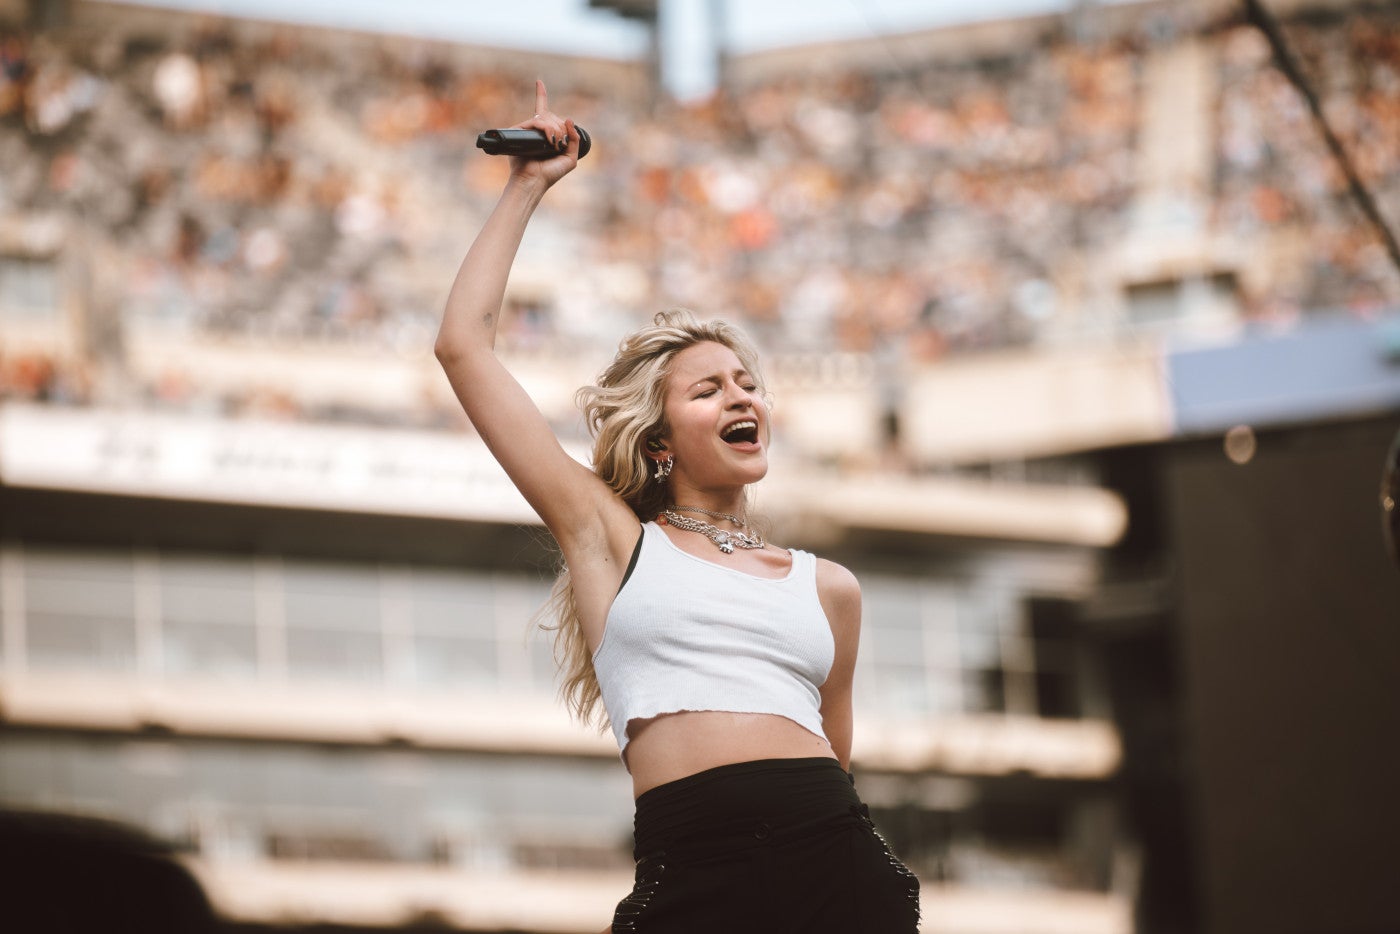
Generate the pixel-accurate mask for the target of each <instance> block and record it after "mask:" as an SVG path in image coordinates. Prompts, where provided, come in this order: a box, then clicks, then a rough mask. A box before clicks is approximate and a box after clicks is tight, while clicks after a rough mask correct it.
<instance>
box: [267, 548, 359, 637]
mask: <svg viewBox="0 0 1400 934" xmlns="http://www.w3.org/2000/svg"><path fill="white" fill-rule="evenodd" d="M282 588H283V593H284V594H285V599H286V614H287V616H286V620H287V628H288V629H336V630H341V631H346V630H349V631H354V632H360V633H368V632H377V631H378V629H379V625H380V623H379V616H380V613H379V575H378V573H377V570H376V569H375V568H372V567H357V566H354V565H343V566H336V565H327V564H312V563H309V562H292V561H288V562H286V563H285V564H284V565H283V575H282Z"/></svg>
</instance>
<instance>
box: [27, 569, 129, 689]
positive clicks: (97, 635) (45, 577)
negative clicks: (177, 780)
mask: <svg viewBox="0 0 1400 934" xmlns="http://www.w3.org/2000/svg"><path fill="white" fill-rule="evenodd" d="M24 589H25V609H26V614H25V616H26V620H25V621H26V626H27V634H26V639H27V643H28V647H29V660H30V662H31V663H32V664H34V665H36V666H39V667H45V666H58V667H69V666H74V667H85V668H86V667H91V668H96V669H102V670H130V669H131V668H134V667H135V664H136V617H135V604H136V598H135V584H134V581H133V570H132V560H131V555H130V554H129V553H126V552H108V553H103V552H82V551H65V552H51V551H43V550H31V551H28V552H26V554H25V556H24Z"/></svg>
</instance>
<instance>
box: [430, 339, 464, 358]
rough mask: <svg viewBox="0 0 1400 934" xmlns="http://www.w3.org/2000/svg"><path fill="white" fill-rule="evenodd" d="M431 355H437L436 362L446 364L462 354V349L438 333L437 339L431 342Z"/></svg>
mask: <svg viewBox="0 0 1400 934" xmlns="http://www.w3.org/2000/svg"><path fill="white" fill-rule="evenodd" d="M433 356H434V357H437V361H438V363H441V364H442V365H444V366H446V365H447V364H449V363H451V362H452V361H453V360H457V359H459V358H460V357H461V356H462V349H461V348H460V347H459V346H457V344H455V343H454V342H452V341H450V340H447V339H445V338H444V337H443V336H442V335H441V334H439V335H438V339H437V340H436V341H435V342H434V343H433Z"/></svg>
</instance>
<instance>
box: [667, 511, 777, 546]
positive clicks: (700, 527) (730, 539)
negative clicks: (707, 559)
mask: <svg viewBox="0 0 1400 934" xmlns="http://www.w3.org/2000/svg"><path fill="white" fill-rule="evenodd" d="M687 508H695V507H687V506H668V507H666V509H665V510H663V511H662V513H661V514H662V515H663V516H665V517H666V521H667V522H668V523H670V524H671V525H674V526H675V527H676V528H678V529H681V530H682V531H686V532H699V533H700V534H701V535H703V536H705V537H706V538H708V539H709V540H710V541H712V542H714V543H715V545H716V546H717V547H718V548H719V550H720V551H722V552H724V553H725V554H727V555H732V554H733V553H734V547H735V546H736V545H737V546H738V547H740V548H762V547H764V544H765V543H764V541H763V536H761V535H759V534H757V533H756V532H730V531H729V530H727V529H721V528H719V527H718V526H715V525H711V524H710V523H708V522H706V521H704V520H703V519H692V518H690V517H689V516H682V515H680V514H679V513H677V512H675V510H677V509H687ZM696 512H704V513H705V514H706V515H716V514H715V513H711V512H707V511H706V510H703V509H698V508H696ZM721 517H722V518H725V519H730V520H732V521H734V523H735V524H736V525H743V524H744V523H743V522H739V521H738V520H735V519H734V517H733V516H730V515H727V514H725V513H720V514H718V515H716V518H721Z"/></svg>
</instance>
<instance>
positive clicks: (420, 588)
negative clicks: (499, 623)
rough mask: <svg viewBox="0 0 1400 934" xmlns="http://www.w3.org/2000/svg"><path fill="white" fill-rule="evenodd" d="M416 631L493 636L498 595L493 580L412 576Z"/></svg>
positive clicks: (438, 573) (444, 573)
mask: <svg viewBox="0 0 1400 934" xmlns="http://www.w3.org/2000/svg"><path fill="white" fill-rule="evenodd" d="M412 620H413V631H414V632H416V633H426V632H432V633H441V634H453V633H461V634H465V633H473V634H475V633H484V634H488V635H492V636H494V634H495V627H496V612H495V591H494V588H493V586H492V582H491V578H490V577H488V576H486V575H479V574H463V573H460V572H448V571H425V570H415V571H414V572H413V609H412Z"/></svg>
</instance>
